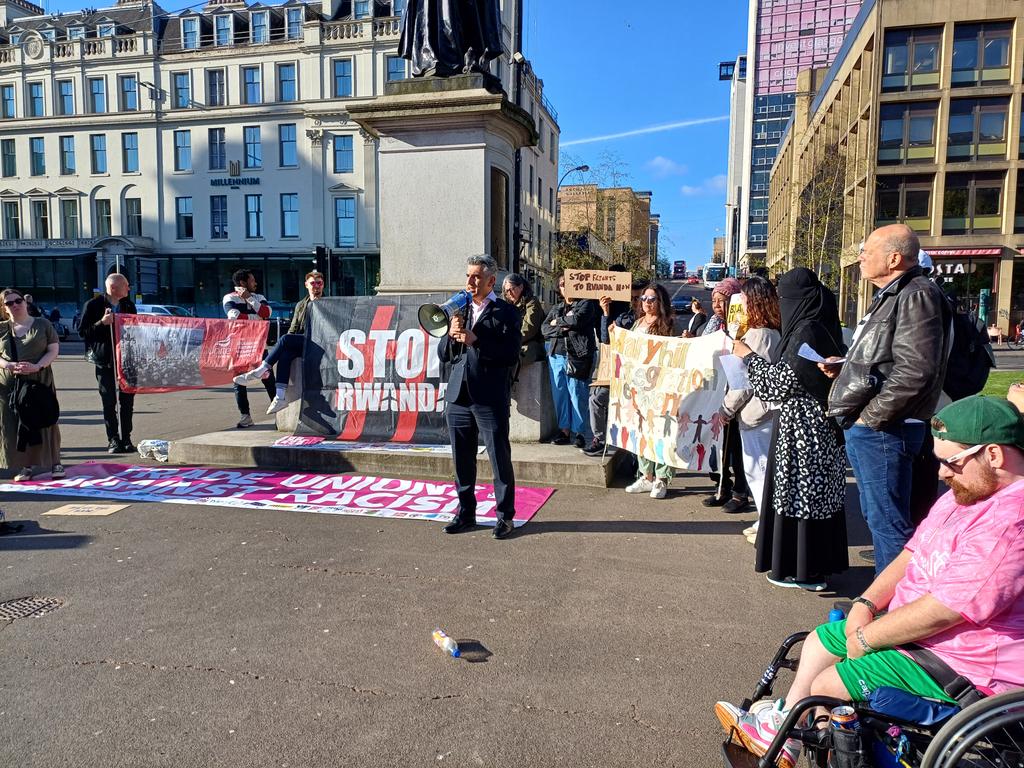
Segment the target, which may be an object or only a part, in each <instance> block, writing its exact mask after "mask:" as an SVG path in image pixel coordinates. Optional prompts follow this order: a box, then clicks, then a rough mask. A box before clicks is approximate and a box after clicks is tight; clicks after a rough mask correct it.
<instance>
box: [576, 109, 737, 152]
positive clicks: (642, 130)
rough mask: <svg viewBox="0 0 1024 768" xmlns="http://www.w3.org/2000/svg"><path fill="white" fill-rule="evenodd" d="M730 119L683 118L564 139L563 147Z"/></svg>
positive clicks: (722, 117) (724, 117)
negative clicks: (600, 134) (613, 131)
mask: <svg viewBox="0 0 1024 768" xmlns="http://www.w3.org/2000/svg"><path fill="white" fill-rule="evenodd" d="M728 119H729V116H728V115H722V116H721V117H698V118H696V119H693V120H681V121H679V122H678V123H665V124H664V125H651V126H648V127H647V128H637V129H635V130H632V131H623V132H622V133H609V134H608V135H607V136H591V137H590V138H589V139H573V140H572V141H563V142H562V146H563V147H572V146H575V145H577V144H595V143H597V142H599V141H612V140H614V139H625V138H628V137H629V136H642V135H644V134H646V133H661V132H663V131H674V130H676V129H677V128H689V127H690V126H691V125H706V124H707V123H721V122H724V121H726V120H728Z"/></svg>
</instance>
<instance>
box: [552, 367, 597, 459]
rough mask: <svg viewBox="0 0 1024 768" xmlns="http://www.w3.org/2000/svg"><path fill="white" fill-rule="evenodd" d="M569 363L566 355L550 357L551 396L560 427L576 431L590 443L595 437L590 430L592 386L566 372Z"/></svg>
mask: <svg viewBox="0 0 1024 768" xmlns="http://www.w3.org/2000/svg"><path fill="white" fill-rule="evenodd" d="M567 364H568V360H567V358H566V356H565V355H551V356H550V357H549V358H548V371H549V372H550V374H551V397H552V398H553V399H554V401H555V415H556V416H557V417H558V428H559V429H567V430H569V431H570V432H575V433H576V434H577V435H581V436H582V437H583V439H584V441H586V442H588V443H589V442H590V441H591V440H592V439H593V437H594V433H593V432H591V430H590V386H589V384H588V383H587V382H585V381H583V380H582V379H574V378H572V376H570V375H569V374H568V373H566V371H565V366H566V365H567Z"/></svg>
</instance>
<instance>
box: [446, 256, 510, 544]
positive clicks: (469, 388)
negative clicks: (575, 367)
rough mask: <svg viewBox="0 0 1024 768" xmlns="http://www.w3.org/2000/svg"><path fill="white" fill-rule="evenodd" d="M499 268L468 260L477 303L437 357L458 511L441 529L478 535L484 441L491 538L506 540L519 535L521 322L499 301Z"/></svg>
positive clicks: (487, 260)
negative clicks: (516, 462) (443, 372)
mask: <svg viewBox="0 0 1024 768" xmlns="http://www.w3.org/2000/svg"><path fill="white" fill-rule="evenodd" d="M497 272H498V265H497V263H496V262H495V261H494V259H492V258H491V257H490V256H470V257H469V258H468V259H467V260H466V291H468V292H469V293H470V294H471V295H472V302H471V304H470V306H469V307H467V311H466V317H463V316H462V315H461V314H460V315H456V316H455V317H453V318H452V321H451V325H450V328H449V331H448V335H447V336H445V337H444V338H443V339H441V343H440V344H439V345H438V348H437V354H438V357H439V358H440V359H441V362H442V363H451V365H452V370H451V375H450V376H449V377H448V387H447V389H446V390H445V400H446V401H447V403H448V406H447V409H446V412H445V417H446V419H447V421H448V433H449V435H450V437H451V443H452V459H453V461H454V462H455V483H456V485H457V486H458V491H459V511H458V514H456V516H455V519H454V520H452V522H451V523H449V524H448V525H446V526H445V527H444V532H445V533H462V532H463V531H468V530H472V529H473V528H475V527H476V451H477V445H478V441H479V438H480V437H481V436H482V437H483V440H484V444H485V445H486V446H487V455H488V457H489V458H490V460H491V469H492V471H493V472H494V498H495V501H496V502H497V507H496V512H497V515H498V524H497V525H496V526H495V528H494V538H496V539H506V538H508V537H509V536H511V535H512V531H513V530H515V529H514V528H513V524H512V518H513V517H514V515H515V504H516V489H515V475H514V473H513V470H512V446H511V445H510V444H509V415H510V413H509V412H510V409H511V403H512V372H513V370H514V369H515V367H516V365H517V364H518V363H519V347H520V344H521V343H522V338H523V337H522V331H521V329H520V326H521V320H520V318H519V313H518V312H516V309H515V307H513V306H512V305H511V304H509V303H508V302H505V301H502V300H501V299H499V298H498V297H497V296H496V295H495V294H494V284H495V282H496V280H497Z"/></svg>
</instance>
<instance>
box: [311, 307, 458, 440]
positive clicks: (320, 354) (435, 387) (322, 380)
mask: <svg viewBox="0 0 1024 768" xmlns="http://www.w3.org/2000/svg"><path fill="white" fill-rule="evenodd" d="M447 298H448V296H447V295H443V294H416V295H404V296H351V297H337V298H333V297H331V298H329V297H325V298H322V299H318V300H317V301H314V302H310V305H309V319H308V321H307V337H306V351H305V355H304V357H303V360H304V362H303V370H302V373H303V387H302V389H303V392H302V412H301V415H300V416H299V430H298V431H299V434H307V435H308V434H312V435H325V436H329V437H331V438H337V439H339V440H353V441H359V442H371V443H377V442H395V443H411V444H418V445H445V444H447V443H448V428H447V426H446V425H445V419H444V406H445V403H444V392H445V387H446V386H447V384H446V382H447V380H448V370H447V367H448V366H445V365H442V364H441V363H440V361H439V360H438V358H437V346H438V344H439V343H440V341H439V340H438V339H435V338H432V337H431V336H429V335H428V334H427V333H425V332H424V331H423V329H421V328H420V325H419V322H418V320H417V312H418V310H419V308H420V306H421V305H422V304H426V303H427V302H434V303H441V302H443V301H445V300H446V299H447Z"/></svg>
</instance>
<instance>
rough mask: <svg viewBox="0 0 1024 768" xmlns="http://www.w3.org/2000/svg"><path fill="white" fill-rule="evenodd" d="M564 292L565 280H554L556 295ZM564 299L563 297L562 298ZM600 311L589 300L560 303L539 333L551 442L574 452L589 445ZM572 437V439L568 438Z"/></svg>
mask: <svg viewBox="0 0 1024 768" xmlns="http://www.w3.org/2000/svg"><path fill="white" fill-rule="evenodd" d="M564 290H565V276H564V275H563V276H562V277H560V278H558V291H559V293H562V291H564ZM563 296H564V294H563ZM600 312H601V310H600V308H599V307H598V304H597V302H596V301H593V300H592V299H576V300H575V301H570V300H569V299H564V298H563V300H562V301H561V302H559V303H558V304H556V305H555V306H553V307H552V308H551V311H550V312H548V316H547V317H546V318H545V319H544V326H543V327H542V329H541V332H542V333H543V334H544V338H545V339H547V341H548V345H549V348H548V370H549V372H550V375H551V395H552V397H553V398H554V401H555V416H556V417H557V418H558V428H559V431H558V433H556V434H555V437H554V439H552V440H551V442H552V443H553V444H555V445H568V444H569V443H570V442H573V443H574V444H575V445H576V447H577V448H586V447H588V446H590V445H592V443H593V439H594V433H593V432H592V431H591V429H590V411H589V407H588V401H589V398H590V393H589V391H588V390H589V388H590V387H589V382H590V375H591V373H592V372H593V367H594V352H596V351H597V334H596V332H595V328H597V327H598V320H599V317H600ZM573 434H575V439H573V437H572V435H573Z"/></svg>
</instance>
